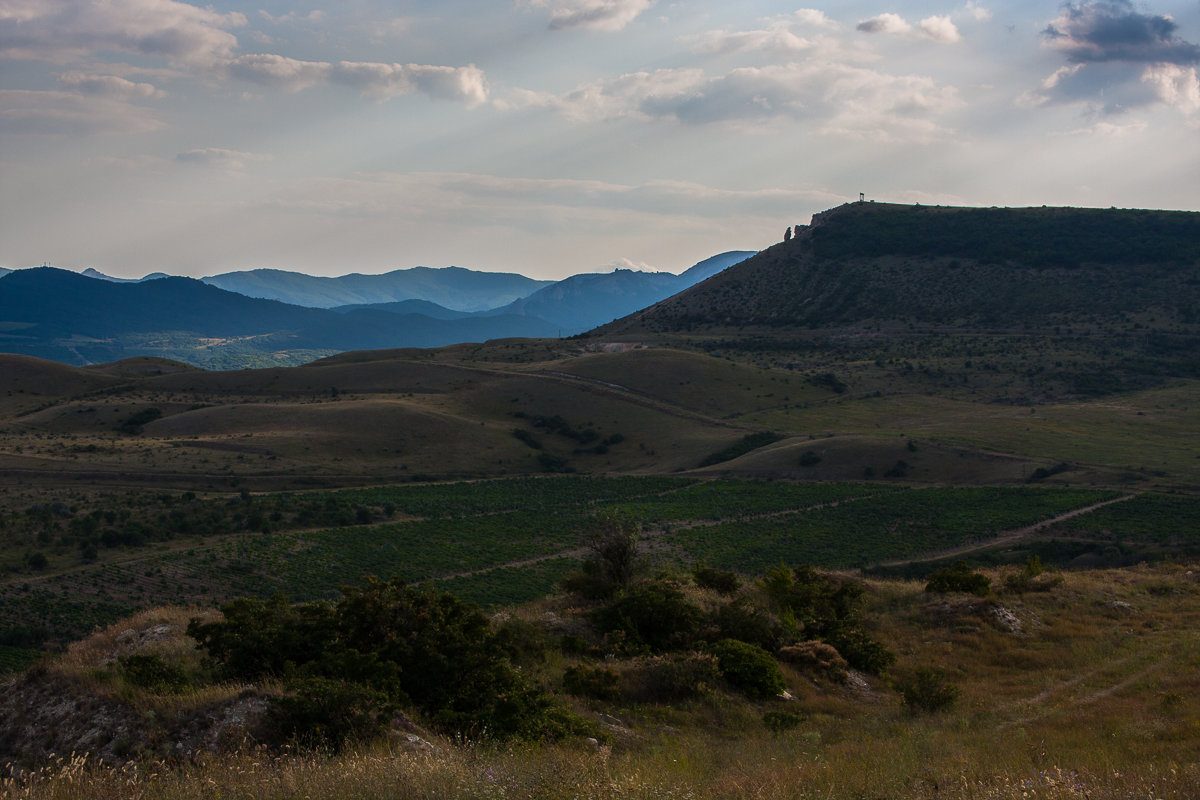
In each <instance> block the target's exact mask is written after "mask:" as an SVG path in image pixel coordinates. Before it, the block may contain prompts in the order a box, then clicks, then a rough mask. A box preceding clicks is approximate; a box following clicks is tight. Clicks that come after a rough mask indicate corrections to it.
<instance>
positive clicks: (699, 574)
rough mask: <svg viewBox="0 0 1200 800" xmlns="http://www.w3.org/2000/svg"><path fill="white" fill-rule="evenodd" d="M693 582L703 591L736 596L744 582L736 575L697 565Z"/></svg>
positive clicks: (693, 570) (693, 572) (693, 574)
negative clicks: (710, 590)
mask: <svg viewBox="0 0 1200 800" xmlns="http://www.w3.org/2000/svg"><path fill="white" fill-rule="evenodd" d="M692 580H693V581H694V582H695V584H696V585H697V586H699V587H700V588H701V589H712V590H713V591H715V592H718V593H720V594H726V595H728V594H735V593H737V590H738V589H740V588H741V586H742V582H741V581H740V580H738V576H737V574H736V573H733V572H729V571H728V570H723V569H714V568H712V567H706V566H703V565H702V564H697V565H696V566H695V567H693V568H692Z"/></svg>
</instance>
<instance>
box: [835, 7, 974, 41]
mask: <svg viewBox="0 0 1200 800" xmlns="http://www.w3.org/2000/svg"><path fill="white" fill-rule="evenodd" d="M857 29H858V30H860V31H862V32H863V33H882V34H886V35H888V36H906V37H911V36H922V37H924V38H926V39H931V40H932V41H935V42H940V43H943V44H950V43H953V42H957V41H959V40H960V39H962V36H961V35H960V34H959V32H958V28H957V27H956V26H955V24H954V22H952V21H951V19H950V17H948V16H945V17H938V16H933V17H926V18H925V19H923V20H921V21H920V22H919V23H917V26H916V28H914V27H913V26H912V25H911V24H909V22H908V21H907V20H906V19H904V17H902V16H900V15H899V14H892V13H887V14H880V15H879V16H876V17H871V18H870V19H865V20H863V21H862V22H860V23H858V28H857Z"/></svg>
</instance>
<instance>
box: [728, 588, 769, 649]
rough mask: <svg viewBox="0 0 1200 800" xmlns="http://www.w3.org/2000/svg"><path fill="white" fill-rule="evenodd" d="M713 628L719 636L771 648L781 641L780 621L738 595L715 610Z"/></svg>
mask: <svg viewBox="0 0 1200 800" xmlns="http://www.w3.org/2000/svg"><path fill="white" fill-rule="evenodd" d="M716 622H717V628H718V630H719V631H720V635H721V638H723V639H737V640H738V641H742V642H746V643H748V644H753V645H757V646H759V647H761V648H762V649H764V650H766V651H768V652H771V653H773V652H775V651H776V650H778V649H779V646H780V645H781V644H782V643H783V640H784V636H785V630H784V626H783V623H782V622H780V621H779V619H778V618H777V617H775V616H774V615H773V614H771V613H770V612H769V611H767V609H765V608H763V607H761V606H759V605H758V604H757V603H755V602H754V601H752V600H750V599H749V598H745V597H740V598H738V599H737V600H734V601H733V602H732V603H726V604H725V605H723V606H721V608H720V609H719V610H718V611H717V619H716Z"/></svg>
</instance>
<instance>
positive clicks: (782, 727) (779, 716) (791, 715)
mask: <svg viewBox="0 0 1200 800" xmlns="http://www.w3.org/2000/svg"><path fill="white" fill-rule="evenodd" d="M805 719H806V717H805V716H804V713H803V712H801V711H768V712H767V713H765V714H763V724H764V725H766V726H767V730H769V731H770V732H771V733H774V734H780V733H783V732H784V731H790V730H792V729H793V728H798V727H800V726H801V725H802V724H803V723H804V720H805Z"/></svg>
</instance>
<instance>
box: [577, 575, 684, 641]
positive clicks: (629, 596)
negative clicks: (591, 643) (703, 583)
mask: <svg viewBox="0 0 1200 800" xmlns="http://www.w3.org/2000/svg"><path fill="white" fill-rule="evenodd" d="M703 619H704V612H703V611H701V610H700V607H699V606H697V605H696V604H695V603H693V602H692V601H690V600H688V599H687V597H686V596H685V595H684V594H683V592H682V591H681V590H680V589H679V587H678V586H676V585H675V584H673V583H671V582H669V581H664V580H656V581H646V582H645V583H641V584H638V585H636V586H634V587H633V588H631V589H630V590H629V591H628V592H627V593H625V594H624V595H621V596H620V597H618V598H617V599H616V600H614V601H613V602H611V603H609V604H608V605H606V606H604V607H602V608H599V609H596V611H594V612H592V620H593V621H594V622H595V624H596V627H597V629H598V630H599V631H600V632H601V633H610V632H617V631H619V632H621V633H623V634H624V635H625V637H626V639H627V641H628V642H630V644H631V645H633V646H635V647H636V646H639V645H640V646H644V647H645V648H647V649H649V650H650V651H652V652H655V653H662V652H666V651H668V650H676V649H679V648H682V647H686V646H687V645H689V644H691V643H692V642H693V641H694V640H695V638H696V634H697V632H698V631H699V630H700V623H701V622H702V621H703Z"/></svg>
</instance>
